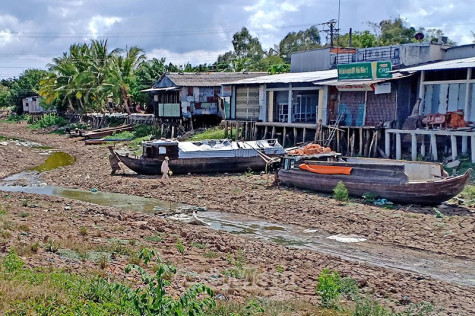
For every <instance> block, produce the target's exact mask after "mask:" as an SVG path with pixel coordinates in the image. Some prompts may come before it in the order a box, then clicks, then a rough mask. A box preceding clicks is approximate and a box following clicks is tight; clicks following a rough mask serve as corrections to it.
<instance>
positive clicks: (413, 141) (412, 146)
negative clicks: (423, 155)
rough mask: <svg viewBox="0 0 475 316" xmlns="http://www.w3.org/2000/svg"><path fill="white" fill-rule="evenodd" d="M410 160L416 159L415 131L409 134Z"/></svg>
mask: <svg viewBox="0 0 475 316" xmlns="http://www.w3.org/2000/svg"><path fill="white" fill-rule="evenodd" d="M411 160H412V161H416V160H417V135H416V133H412V134H411Z"/></svg>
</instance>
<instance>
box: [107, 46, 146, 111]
mask: <svg viewBox="0 0 475 316" xmlns="http://www.w3.org/2000/svg"><path fill="white" fill-rule="evenodd" d="M145 60H146V57H145V54H144V51H143V49H141V48H139V47H137V46H133V47H130V48H128V49H127V48H126V50H125V56H123V55H119V56H117V57H115V58H113V59H112V62H111V67H110V69H109V72H108V74H107V78H106V80H105V81H106V85H107V86H108V87H109V89H108V91H109V92H111V93H112V97H113V98H114V99H115V101H116V102H117V103H119V104H121V105H122V106H123V108H124V110H126V111H127V113H130V109H129V105H130V94H129V91H130V87H131V86H134V85H135V84H136V83H135V82H136V80H137V77H136V76H135V70H136V69H137V68H138V67H139V66H140V64H141V63H142V62H144V61H145Z"/></svg>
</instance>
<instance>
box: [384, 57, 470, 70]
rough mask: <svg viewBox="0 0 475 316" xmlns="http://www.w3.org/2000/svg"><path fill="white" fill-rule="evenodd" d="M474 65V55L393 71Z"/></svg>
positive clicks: (468, 66)
mask: <svg viewBox="0 0 475 316" xmlns="http://www.w3.org/2000/svg"><path fill="white" fill-rule="evenodd" d="M474 67H475V57H469V58H461V59H453V60H444V61H440V62H436V63H432V64H426V65H421V66H416V67H410V68H403V69H398V70H394V71H393V72H409V73H412V72H416V71H422V70H444V69H460V68H474Z"/></svg>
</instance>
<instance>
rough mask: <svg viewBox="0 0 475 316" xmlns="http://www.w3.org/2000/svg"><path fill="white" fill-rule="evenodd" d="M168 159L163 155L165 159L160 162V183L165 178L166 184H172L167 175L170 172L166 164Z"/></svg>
mask: <svg viewBox="0 0 475 316" xmlns="http://www.w3.org/2000/svg"><path fill="white" fill-rule="evenodd" d="M169 160H170V159H169V158H168V156H167V157H165V159H164V160H163V162H162V167H161V169H160V171H161V172H162V179H161V181H162V183H163V182H165V179H166V180H167V181H168V184H172V181H171V180H170V177H169V176H168V174H169V173H170V167H169V166H168V161H169Z"/></svg>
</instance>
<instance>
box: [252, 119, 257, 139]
mask: <svg viewBox="0 0 475 316" xmlns="http://www.w3.org/2000/svg"><path fill="white" fill-rule="evenodd" d="M252 134H253V135H252V140H256V139H257V124H256V122H254V124H253V128H252Z"/></svg>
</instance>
